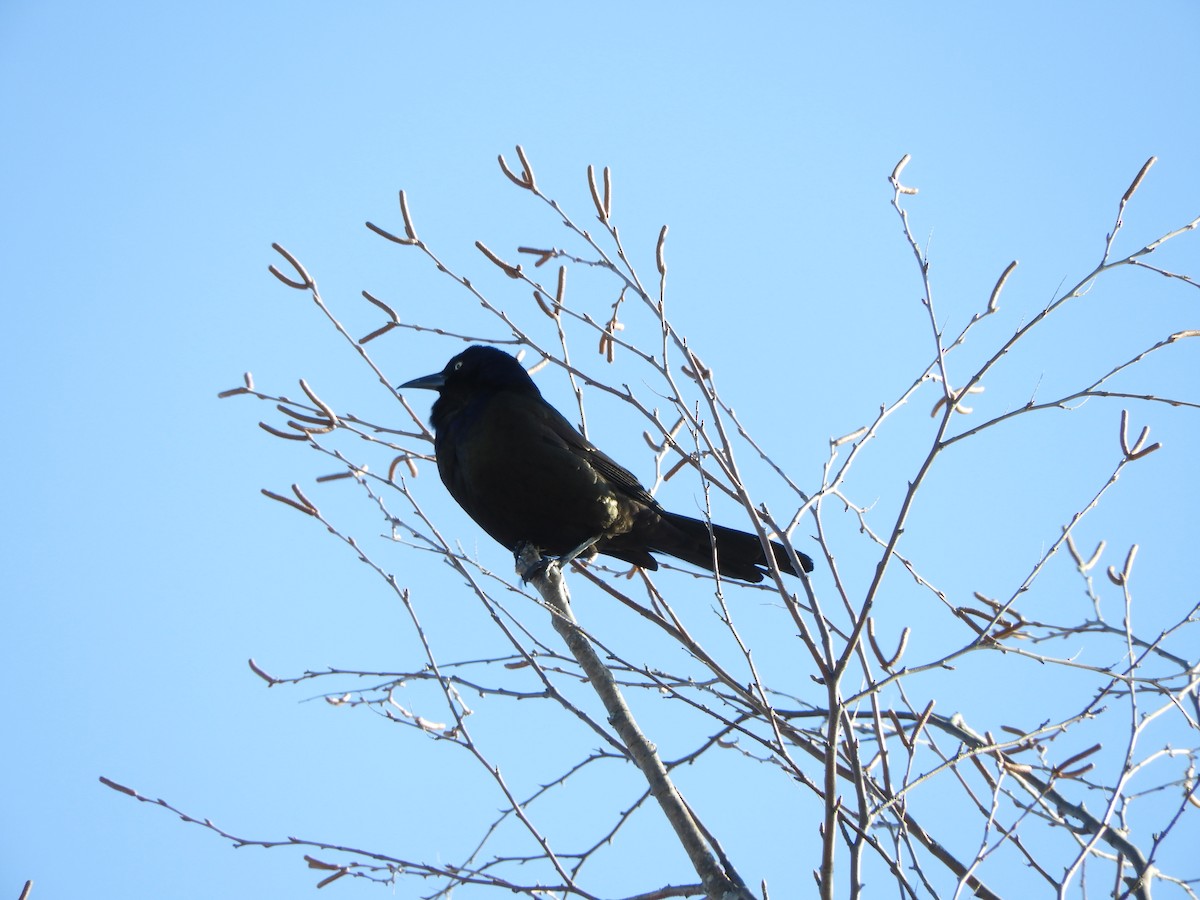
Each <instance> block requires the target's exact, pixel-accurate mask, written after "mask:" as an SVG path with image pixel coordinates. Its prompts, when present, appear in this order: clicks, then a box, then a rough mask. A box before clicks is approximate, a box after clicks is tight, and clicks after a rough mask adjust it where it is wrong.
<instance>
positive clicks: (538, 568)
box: [513, 541, 559, 584]
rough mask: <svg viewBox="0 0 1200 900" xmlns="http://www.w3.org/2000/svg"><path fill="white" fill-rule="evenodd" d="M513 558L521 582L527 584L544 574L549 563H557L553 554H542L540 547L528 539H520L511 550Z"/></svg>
mask: <svg viewBox="0 0 1200 900" xmlns="http://www.w3.org/2000/svg"><path fill="white" fill-rule="evenodd" d="M513 558H514V559H515V560H516V564H517V574H518V575H520V576H521V582H522V583H523V584H529V582H531V581H533V580H534V579H536V578H540V577H543V576H545V574H546V572H547V570H548V569H549V568H550V565H551V564H554V565H559V561H558V560H557V559H555V558H554V557H553V556H542V550H541V548H540V547H537V546H535V545H534V544H531V543H530V542H529V541H521V543H519V544H517V546H516V548H515V549H514V550H513Z"/></svg>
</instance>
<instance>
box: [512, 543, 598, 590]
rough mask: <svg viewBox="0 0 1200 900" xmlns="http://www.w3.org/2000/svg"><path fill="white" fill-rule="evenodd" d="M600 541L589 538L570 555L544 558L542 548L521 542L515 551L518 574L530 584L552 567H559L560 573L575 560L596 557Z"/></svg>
mask: <svg viewBox="0 0 1200 900" xmlns="http://www.w3.org/2000/svg"><path fill="white" fill-rule="evenodd" d="M599 540H600V537H599V536H596V537H594V538H589V539H588V540H586V541H584V542H583V543H582V544H580V545H579V546H578V547H576V548H575V549H574V550H572V551H570V552H569V553H564V554H563V555H562V556H560V557H557V558H555V557H553V556H543V555H542V551H541V548H539V547H536V546H534V545H533V544H531V543H529V542H528V541H521V543H519V544H517V546H516V549H515V550H513V557H514V558H515V559H516V563H517V572H518V574H520V576H521V581H523V582H524V583H525V584H529V582H530V581H532V580H533V579H535V578H537V577H538V576H541V575H544V574H545V573H546V571H547V570H548V569H549V568H550V566H551V565H554V566H557V567H558V569H559V571H561V570H562V569H565V568H566V567H567V566H568V565H570V563H571V560H574V559H579V558H581V557H582V558H583V559H591V558H592V557H593V556H595V555H596V551H595V549H594V547H595V545H596V542H597V541H599Z"/></svg>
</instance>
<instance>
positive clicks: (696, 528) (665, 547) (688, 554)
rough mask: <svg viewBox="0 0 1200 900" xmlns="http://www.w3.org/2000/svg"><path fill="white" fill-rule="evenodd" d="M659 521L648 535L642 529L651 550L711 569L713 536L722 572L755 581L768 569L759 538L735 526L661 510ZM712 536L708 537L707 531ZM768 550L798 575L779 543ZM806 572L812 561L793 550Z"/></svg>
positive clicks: (773, 543)
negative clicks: (727, 526) (729, 526)
mask: <svg viewBox="0 0 1200 900" xmlns="http://www.w3.org/2000/svg"><path fill="white" fill-rule="evenodd" d="M660 516H661V520H660V522H659V523H658V526H657V527H655V528H653V529H652V530H651V533H650V534H646V532H645V531H643V532H642V533H641V534H642V537H643V538H649V539H648V540H647V541H646V543H647V544H648V545H649V549H650V550H651V551H658V552H659V553H666V554H669V555H670V556H674V557H676V558H677V559H682V560H683V561H684V562H689V563H691V564H692V565H696V566H701V567H703V568H705V569H709V570H710V571H711V570H712V568H713V542H714V541H713V539H715V543H716V548H717V553H716V556H717V565H718V566H719V567H720V569H721V574H722V575H725V576H726V577H730V578H737V579H739V580H741V581H750V582H758V581H762V580H763V576H764V575H765V573H766V571H767V570H768V564H767V558H766V556H765V555H764V554H763V547H762V541H760V540H759V539H758V535H756V534H747V533H746V532H744V531H738V530H737V529H736V528H726V527H725V526H724V525H717V524H711V525H710V524H709V523H708V522H705V521H704V520H702V519H692V518H689V517H688V516H681V515H679V514H678V513H670V512H663V513H660ZM710 528H711V529H712V531H711V538H710V531H709V529H710ZM771 553H772V555H774V557H775V562H776V564H777V565H778V566H779V568H780V570H781V571H783V572H787V573H788V574H789V575H797V574H799V573H798V572H797V571H796V570H795V568H794V567H793V566H792V563H791V560H790V559H789V558H788V553H787V550H785V549H784V547H783V545H782V544H778V543H776V542H775V541H771ZM796 556H797V557H798V558H799V560H800V565H801V566H802V567H803V568H804V571H805V572H811V571H812V569H813V563H812V560H811V559H810V558H809V557H808V556H806V555H805V554H803V553H801V552H799V551H796Z"/></svg>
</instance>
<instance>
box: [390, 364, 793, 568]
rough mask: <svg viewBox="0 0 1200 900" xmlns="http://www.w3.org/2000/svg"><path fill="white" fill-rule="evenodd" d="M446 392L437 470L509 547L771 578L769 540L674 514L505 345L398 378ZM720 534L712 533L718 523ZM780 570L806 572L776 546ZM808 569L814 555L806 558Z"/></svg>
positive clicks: (441, 400)
mask: <svg viewBox="0 0 1200 900" xmlns="http://www.w3.org/2000/svg"><path fill="white" fill-rule="evenodd" d="M404 388H426V389H428V390H433V391H437V392H438V398H437V400H435V401H434V404H433V412H432V414H431V415H430V417H429V421H430V423H431V424H432V425H433V428H434V451H435V454H436V456H437V466H438V473H439V474H440V475H441V476H442V482H443V483H444V484H445V485H446V488H447V489H448V490H449V491H450V495H451V496H452V497H454V499H455V500H457V501H458V504H459V506H461V507H462V508H463V509H464V510H465V511H466V512H467V514H468V515H469V516H470V517H471V518H472V519H474V520H475V521H476V522H477V523H478V524H479V525H480V527H482V528H483V530H484V531H486V532H487V533H488V534H490V535H491V536H492V537H493V538H495V539H496V540H497V541H499V542H500V543H501V544H503V545H504V546H505V547H507V548H508V549H509V550H511V551H514V552H515V551H516V550H517V549H518V548H519V547H520V545H521V544H523V543H526V542H530V543H532V544H533V545H534V546H536V547H537V548H538V549H539V550H541V551H542V552H543V553H544V554H547V555H550V556H560V557H561V556H568V557H569V556H571V555H573V554H574V553H577V552H582V551H587V550H590V549H592V548H594V551H595V552H599V553H603V554H605V555H607V556H615V557H616V558H617V559H621V560H624V561H625V562H628V563H633V564H634V565H636V566H641V567H642V568H644V569H651V570H653V569H657V568H658V561H657V560H655V558H654V557H653V556H651V555H650V554H651V553H665V554H667V555H669V556H674V557H677V558H678V559H682V560H684V561H685V562H689V563H692V564H693V565H697V566H701V567H703V568H705V569H709V570H711V569H712V568H713V549H712V547H713V544H712V538H715V542H716V556H717V562H718V565H719V567H720V570H721V574H722V575H725V576H727V577H732V578H738V579H740V580H742V581H751V582H757V581H762V579H763V573H764V570H765V569H766V566H767V561H766V557H765V556H764V554H763V547H762V542H761V541H760V540H759V539H758V537H757V535H753V534H747V533H746V532H744V531H737V530H735V529H733V528H725V527H724V526H722V525H711V526H710V525H709V523H707V522H704V521H702V520H700V519H692V518H689V517H687V516H681V515H679V514H677V513H672V512H667V511H666V510H665V509H663V508H662V506H660V505H659V503H658V501H657V500H655V499H654V498H653V497H652V496H651V495H650V493H649V492H648V491H647V490H646V489H645V488H644V487H642V485H641V484H639V483H638V480H637V479H636V478H635V477H634V476H633V474H632V473H630V472H629V471H628V470H627V469H625V468H623V467H622V466H620V465H618V464H617V463H616V462H614V461H613V460H612V459H610V458H609V457H608V456H607V455H605V454H604V453H603V452H602V451H600V450H599V449H597V448H596V447H595V446H593V445H592V443H591V442H590V441H588V439H587V438H585V437H584V436H583V435H582V434H580V433H579V432H578V431H576V430H575V428H573V427H572V426H571V424H570V423H569V422H568V421H567V420H566V419H565V418H563V416H562V415H561V414H560V413H559V412H558V410H556V409H555V408H554V407H553V406H551V405H550V404H549V403H547V402H546V401H545V400H544V399H543V398H542V393H541V391H539V390H538V388H537V385H535V384H534V383H533V379H532V378H530V377H529V373H528V372H526V371H525V368H524V366H522V365H521V364H520V362H518V361H517V360H516V359H515V358H514V357H512V356H510V355H509V354H507V353H505V352H504V351H503V350H498V349H496V348H495V347H481V346H474V347H468V348H467V349H466V350H464V351H463V352H462V353H460V354H458V356H456V357H454V358H453V359H452V360H450V362H448V363H447V364H446V367H445V368H444V369H442V371H441V372H438V373H436V374H434V375H426V376H425V377H423V378H415V379H413V380H412V381H409V382H406V383H405V384H402V385H400V389H401V390H403V389H404ZM710 527H711V529H712V532H711V534H712V538H710V532H709V529H710ZM771 551H772V553H773V554H774V556H775V562H776V563H777V564H778V566H779V568H780V569H781V570H782V571H784V572H787V573H789V574H791V575H795V574H796V571H795V569H793V568H792V564H791V562H790V561H789V560H788V557H787V552H786V551H785V550H784V548H783V547H782V546H780V545H779V544H777V543H775V542H773V541H772V542H771ZM796 555H797V557H799V559H800V563H801V565H803V567H804V570H805V571H806V572H811V571H812V560H810V559H809V558H808V557H807V556H805V555H804V554H803V553H797V554H796Z"/></svg>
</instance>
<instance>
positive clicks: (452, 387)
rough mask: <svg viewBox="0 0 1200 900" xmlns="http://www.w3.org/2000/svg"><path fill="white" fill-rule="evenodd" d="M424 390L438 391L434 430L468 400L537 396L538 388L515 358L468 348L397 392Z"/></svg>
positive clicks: (486, 350)
mask: <svg viewBox="0 0 1200 900" xmlns="http://www.w3.org/2000/svg"><path fill="white" fill-rule="evenodd" d="M405 388H423V389H424V390H429V391H437V392H438V395H439V396H438V399H437V401H436V402H435V403H434V404H433V415H432V417H431V420H432V422H433V425H434V427H435V428H436V427H438V426H439V425H440V424H441V422H443V421H445V420H446V419H447V418H448V417H449V416H451V415H452V414H453V413H455V412H457V411H458V410H460V409H462V408H463V407H464V406H466V405H467V404H468V403H469V402H470V401H471V400H473V399H475V398H478V397H484V396H487V395H490V394H494V393H496V392H498V391H519V392H529V391H532V392H533V393H535V394H540V392H539V391H538V389H537V385H535V384H534V383H533V379H532V378H530V377H529V373H528V372H526V371H525V367H524V366H523V365H521V363H520V362H518V361H517V359H516V357H514V356H511V355H509V354H508V353H505V352H504V351H503V350H498V349H497V348H495V347H483V346H478V345H476V346H474V347H468V348H467V349H466V350H464V351H463V352H462V353H460V354H458V356H456V357H454V358H453V359H451V360H450V362H448V363H446V367H445V368H444V369H442V371H440V372H435V373H434V374H432V375H423V376H421V377H420V378H414V379H413V380H412V381H406V382H404V384H402V385H400V386H399V388H398V390H401V391H402V390H404V389H405Z"/></svg>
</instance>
